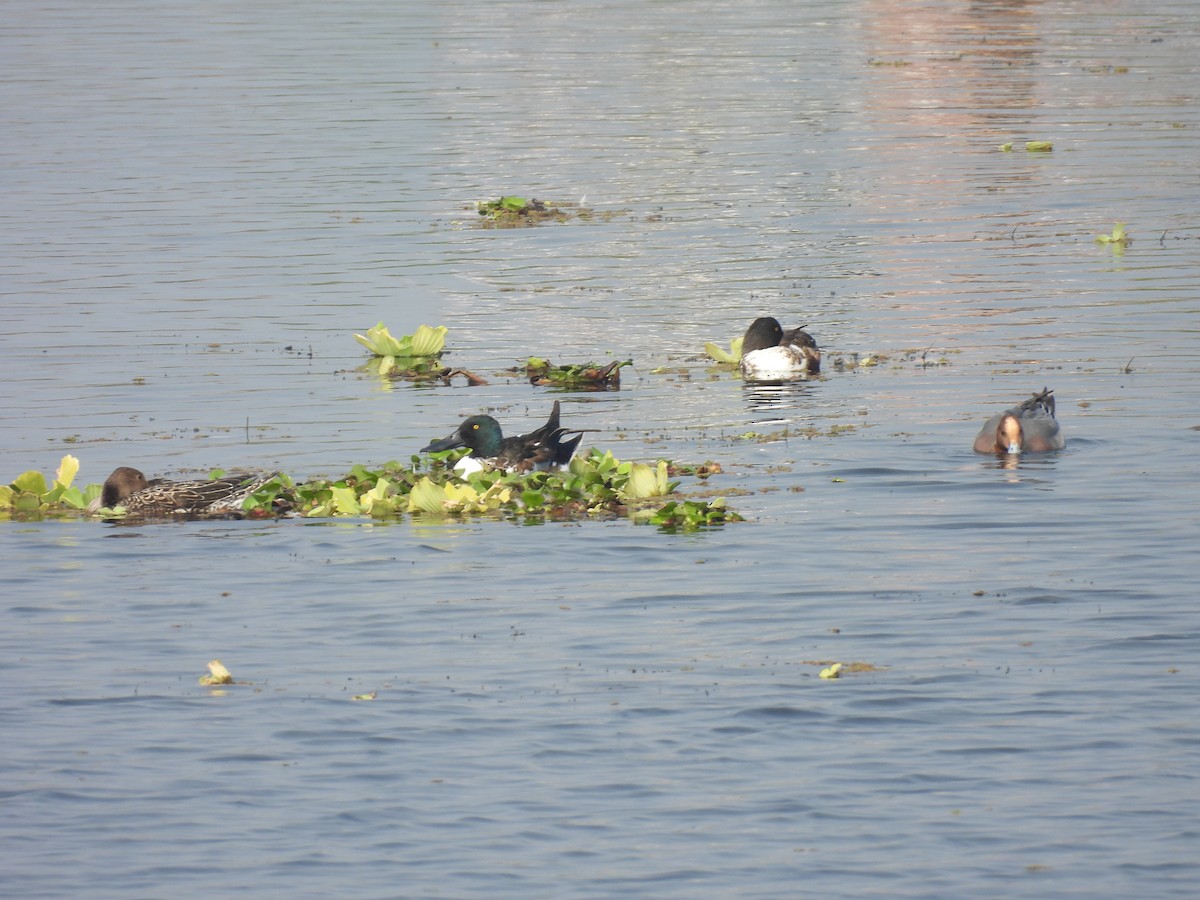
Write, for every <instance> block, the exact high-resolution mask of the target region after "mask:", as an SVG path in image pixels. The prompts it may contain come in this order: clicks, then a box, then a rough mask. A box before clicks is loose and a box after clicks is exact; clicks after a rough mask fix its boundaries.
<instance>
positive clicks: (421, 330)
mask: <svg viewBox="0 0 1200 900" xmlns="http://www.w3.org/2000/svg"><path fill="white" fill-rule="evenodd" d="M447 330H448V329H447V328H446V326H445V325H438V326H437V327H436V328H430V327H429V326H428V325H421V326H419V327H418V328H417V330H416V331H414V332H413V333H412V334H406V335H403V336H401V337H400V338H395V337H393V336H392V334H391V332H390V331H388V329H387V326H386V325H384V324H383V323H382V322H380V323H378V324H377V325H376V326H375V327H374V328H371V329H369V330H368V331H367V333H366V334H365V335H364V334H356V335H354V339H355V340H356V341H358V342H359V343H360V344H362V345H363V346H364V347H366V348H367V349H368V350H370V351H371V355H372V359H371V361H370V362H369V363H367V369H368V370H369V371H371V372H374V373H375V374H377V375H381V376H391V377H411V378H421V377H439V376H440V373H441V372H442V371H444V370H445V367H444V366H442V365H441V363H439V362H438V357H440V356H441V355H442V350H443V349H444V348H445V346H446V332H447ZM393 372H399V373H404V374H403V375H402V376H394V375H393V374H392V373H393Z"/></svg>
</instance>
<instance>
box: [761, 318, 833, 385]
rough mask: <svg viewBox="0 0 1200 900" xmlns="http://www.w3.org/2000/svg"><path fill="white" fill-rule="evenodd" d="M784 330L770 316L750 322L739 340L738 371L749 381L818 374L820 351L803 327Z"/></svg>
mask: <svg viewBox="0 0 1200 900" xmlns="http://www.w3.org/2000/svg"><path fill="white" fill-rule="evenodd" d="M805 327H807V326H800V327H799V328H793V329H791V330H790V331H784V330H783V326H782V325H780V324H779V320H778V319H776V318H774V317H773V316H760V317H759V318H757V319H755V320H754V321H753V322H751V323H750V327H749V328H747V329H746V334H745V336H744V337H743V338H742V361H741V369H742V375H743V377H745V378H747V379H750V380H751V381H780V380H783V379H786V378H795V377H796V376H798V375H811V374H816V373H817V372H820V371H821V351H820V350H819V349H818V348H817V342H816V341H814V340H813V338H812V335H810V334H809V333H808V332H807V331H805V330H804V328H805Z"/></svg>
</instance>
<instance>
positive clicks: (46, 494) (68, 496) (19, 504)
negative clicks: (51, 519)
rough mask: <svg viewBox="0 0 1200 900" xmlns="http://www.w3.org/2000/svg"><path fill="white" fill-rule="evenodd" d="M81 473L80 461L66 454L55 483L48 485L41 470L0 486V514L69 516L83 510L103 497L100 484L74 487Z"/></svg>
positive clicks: (25, 473)
mask: <svg viewBox="0 0 1200 900" xmlns="http://www.w3.org/2000/svg"><path fill="white" fill-rule="evenodd" d="M77 474H79V460H78V459H76V458H75V457H74V456H71V455H70V454H67V455H66V456H64V457H63V458H62V460H61V461H60V462H59V464H58V471H56V472H55V474H54V481H53V483H52V484H50V485H47V484H46V478H45V476H43V475H42V473H41V472H34V471H29V472H24V473H22V474H21V475H18V476H17V477H16V478H14V479H13V480H12V483H11V484H7V485H0V516H2V515H4V514H5V513H9V514H11V513H18V514H24V515H29V516H42V515H50V516H55V515H69V514H70V513H71V512H72V511H78V510H82V509H84V508H85V507H87V505H88V504H89V503H91V502H92V500H94V499H95V498H97V497H99V496H100V490H101V486H100V485H98V484H93V485H88V487H86V488H84V489H83V490H80V489H79V488H77V487H73V486H72V483H73V482H74V481H75V476H76V475H77Z"/></svg>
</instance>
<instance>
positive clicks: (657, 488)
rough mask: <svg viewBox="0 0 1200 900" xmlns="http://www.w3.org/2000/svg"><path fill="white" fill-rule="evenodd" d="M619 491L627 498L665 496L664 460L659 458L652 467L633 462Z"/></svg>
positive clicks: (639, 498) (665, 473)
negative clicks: (626, 479)
mask: <svg viewBox="0 0 1200 900" xmlns="http://www.w3.org/2000/svg"><path fill="white" fill-rule="evenodd" d="M620 493H621V496H623V497H625V498H627V499H629V500H642V499H645V498H646V497H662V496H665V495H666V494H667V493H669V488H668V481H667V464H666V462H665V461H664V460H660V461H659V463H658V465H657V466H655V467H653V468H651V467H650V466H648V465H646V464H645V463H633V465H632V466H631V467H630V470H629V480H628V481H626V482H625V486H624V487H623V488H621V491H620Z"/></svg>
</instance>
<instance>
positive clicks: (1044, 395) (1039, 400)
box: [1021, 387, 1054, 418]
mask: <svg viewBox="0 0 1200 900" xmlns="http://www.w3.org/2000/svg"><path fill="white" fill-rule="evenodd" d="M1039 408H1040V409H1041V410H1042V411H1043V412H1045V413H1047V414H1048V415H1049V416H1050V417H1051V418H1053V417H1054V391H1052V390H1050V388H1047V387H1043V388H1042V392H1041V393H1040V394H1034V395H1033V396H1032V397H1030V398H1029V399H1028V400H1026V401H1025V402H1024V403H1022V404H1021V409H1023V410H1036V409H1039Z"/></svg>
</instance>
